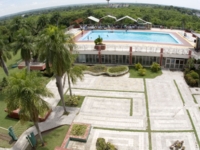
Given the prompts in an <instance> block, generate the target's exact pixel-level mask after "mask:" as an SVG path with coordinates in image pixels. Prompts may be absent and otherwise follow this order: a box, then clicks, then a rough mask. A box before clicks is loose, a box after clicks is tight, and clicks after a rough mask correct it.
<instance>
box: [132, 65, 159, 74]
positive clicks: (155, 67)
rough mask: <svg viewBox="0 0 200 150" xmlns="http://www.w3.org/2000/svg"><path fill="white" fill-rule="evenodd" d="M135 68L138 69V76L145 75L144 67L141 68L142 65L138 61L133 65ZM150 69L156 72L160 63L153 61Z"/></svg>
mask: <svg viewBox="0 0 200 150" xmlns="http://www.w3.org/2000/svg"><path fill="white" fill-rule="evenodd" d="M134 67H135V69H136V70H138V74H139V75H140V76H145V75H146V69H144V68H143V66H142V65H141V64H140V63H137V64H135V65H134ZM150 68H151V71H152V72H158V71H159V70H160V68H161V67H160V65H159V64H158V63H156V62H153V64H152V65H151V67H150Z"/></svg>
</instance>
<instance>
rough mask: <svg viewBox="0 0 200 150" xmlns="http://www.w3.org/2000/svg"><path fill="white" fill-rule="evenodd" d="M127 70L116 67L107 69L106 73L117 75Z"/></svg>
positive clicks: (123, 67)
mask: <svg viewBox="0 0 200 150" xmlns="http://www.w3.org/2000/svg"><path fill="white" fill-rule="evenodd" d="M127 69H128V68H127V67H126V66H116V67H112V68H109V69H108V72H110V73H118V72H123V71H126V70H127Z"/></svg>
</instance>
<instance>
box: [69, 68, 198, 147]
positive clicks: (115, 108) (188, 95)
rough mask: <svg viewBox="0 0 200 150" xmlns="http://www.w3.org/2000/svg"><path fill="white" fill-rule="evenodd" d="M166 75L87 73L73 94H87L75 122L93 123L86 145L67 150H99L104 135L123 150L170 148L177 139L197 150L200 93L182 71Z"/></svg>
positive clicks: (164, 71)
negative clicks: (112, 75)
mask: <svg viewBox="0 0 200 150" xmlns="http://www.w3.org/2000/svg"><path fill="white" fill-rule="evenodd" d="M162 72H163V74H162V75H161V76H158V77H156V78H154V79H138V78H129V75H128V74H126V75H124V76H121V77H104V76H98V77H94V76H91V75H85V79H84V81H79V82H78V83H77V84H76V85H74V86H73V87H72V88H73V90H72V91H73V94H75V95H81V96H85V100H84V102H83V105H82V107H81V109H80V111H79V113H78V115H77V116H76V117H75V119H74V122H79V123H89V124H91V125H92V130H91V133H90V136H89V139H88V141H87V143H84V144H83V143H82V144H81V146H80V143H76V142H71V143H70V144H69V145H68V146H69V148H77V149H78V147H79V148H80V150H81V149H87V150H95V144H96V140H97V138H99V137H103V138H105V139H106V141H108V142H111V143H113V144H114V145H115V146H116V147H117V148H118V149H119V150H161V149H162V150H169V147H170V146H171V145H172V144H173V143H174V142H175V141H177V140H179V141H184V146H185V147H186V149H187V150H199V142H198V141H199V136H200V130H199V129H200V128H199V127H200V119H199V117H198V116H199V114H200V111H199V103H198V102H199V100H200V96H199V95H198V94H200V93H199V92H198V91H197V89H196V90H195V89H194V88H192V89H190V87H188V85H187V84H186V83H185V80H184V78H183V73H182V72H179V71H175V72H172V71H169V70H162ZM195 91H196V92H195ZM77 146H78V147H77Z"/></svg>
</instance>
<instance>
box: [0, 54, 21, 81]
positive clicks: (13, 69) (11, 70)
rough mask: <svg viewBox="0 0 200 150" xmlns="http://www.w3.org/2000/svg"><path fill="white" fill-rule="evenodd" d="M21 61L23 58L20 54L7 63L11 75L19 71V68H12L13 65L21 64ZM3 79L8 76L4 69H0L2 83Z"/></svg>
mask: <svg viewBox="0 0 200 150" xmlns="http://www.w3.org/2000/svg"><path fill="white" fill-rule="evenodd" d="M20 59H21V56H20V53H18V54H17V55H14V56H12V59H10V60H8V61H7V62H6V66H7V67H8V71H9V73H10V74H11V73H14V72H16V71H18V68H17V67H16V68H12V65H14V64H16V63H17V62H19V61H20ZM3 77H6V74H5V73H4V71H3V68H1V67H0V81H2V78H3Z"/></svg>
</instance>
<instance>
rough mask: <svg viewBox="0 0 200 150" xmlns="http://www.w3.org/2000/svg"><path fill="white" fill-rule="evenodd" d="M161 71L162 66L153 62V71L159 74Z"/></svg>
mask: <svg viewBox="0 0 200 150" xmlns="http://www.w3.org/2000/svg"><path fill="white" fill-rule="evenodd" d="M159 70H160V64H158V63H156V62H153V64H152V65H151V71H153V72H158V71H159Z"/></svg>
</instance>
